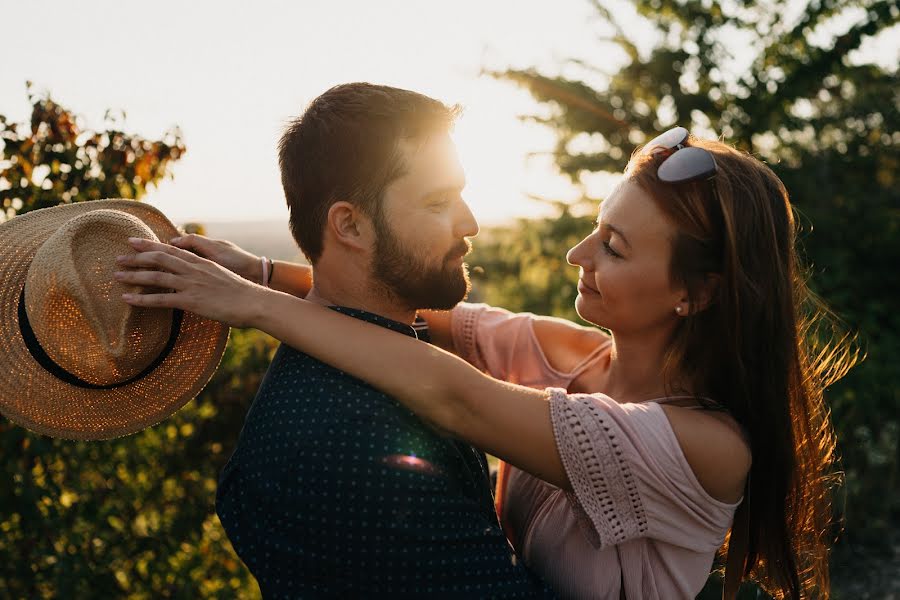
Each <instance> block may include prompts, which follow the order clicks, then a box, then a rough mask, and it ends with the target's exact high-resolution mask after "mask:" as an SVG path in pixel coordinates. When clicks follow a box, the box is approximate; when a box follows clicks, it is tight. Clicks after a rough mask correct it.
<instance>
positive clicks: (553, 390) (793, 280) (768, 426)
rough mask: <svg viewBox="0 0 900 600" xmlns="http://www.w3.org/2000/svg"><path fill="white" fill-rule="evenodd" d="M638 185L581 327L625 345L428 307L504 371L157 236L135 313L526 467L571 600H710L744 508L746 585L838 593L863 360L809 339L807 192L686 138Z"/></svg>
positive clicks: (658, 158)
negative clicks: (803, 241)
mask: <svg viewBox="0 0 900 600" xmlns="http://www.w3.org/2000/svg"><path fill="white" fill-rule="evenodd" d="M625 175H626V177H625V180H624V181H623V183H622V184H621V185H620V186H619V187H618V188H617V189H616V190H615V191H614V193H613V194H612V195H611V196H610V197H609V198H608V199H607V200H605V201H604V202H603V204H602V205H601V208H600V214H599V218H598V223H597V227H596V228H595V229H594V231H593V232H592V233H590V235H588V236H587V237H586V238H585V239H584V240H583V241H582V242H581V243H579V244H578V245H577V246H576V247H574V248H572V250H570V251H569V253H568V256H567V259H568V261H569V262H570V263H571V264H573V265H576V266H578V267H580V271H581V278H580V281H579V285H578V292H579V293H578V297H577V299H576V309H577V310H578V313H579V315H581V316H582V318H584V319H585V320H587V321H589V322H592V323H595V324H597V325H600V326H602V327H604V328H606V329H608V330H609V331H610V334H609V335H607V334H605V333H603V332H601V331H599V330H594V329H587V328H581V327H578V326H575V325H572V324H569V323H566V322H564V321H560V320H557V319H549V318H539V317H534V316H533V315H527V314H526V315H513V314H510V313H507V312H505V311H502V310H500V309H493V308H491V307H487V306H484V305H461V306H460V307H458V308H456V309H454V310H453V311H452V312H451V313H449V314H446V313H445V314H440V313H433V314H430V315H428V317H429V322H430V325H431V327H432V329H433V330H434V333H435V334H436V339H437V341H438V342H439V343H440V344H441V345H442V346H444V347H445V348H448V349H451V350H454V351H456V352H457V353H458V354H459V355H460V356H461V357H463V358H465V359H467V360H468V361H470V362H471V363H473V364H475V365H476V366H478V367H480V368H481V369H482V370H485V371H487V372H488V373H489V374H490V375H493V376H494V377H497V378H498V379H495V378H493V377H490V376H488V375H485V374H483V373H482V372H481V371H480V370H478V369H475V368H472V366H470V365H469V364H467V363H466V362H463V361H462V360H459V358H457V357H455V356H452V355H450V354H448V353H446V352H442V351H439V350H436V349H435V350H434V351H431V352H423V351H422V347H421V344H418V343H417V342H416V341H415V340H411V339H409V338H406V337H405V336H396V335H392V334H391V333H390V332H385V331H384V330H383V329H381V328H378V327H374V326H371V325H368V324H366V323H360V322H358V321H357V320H354V319H350V318H347V317H344V316H342V315H339V314H336V313H334V311H331V310H328V309H326V308H324V307H321V306H317V305H314V304H312V303H308V302H305V301H304V300H301V299H300V298H298V297H296V296H294V295H291V294H285V293H281V292H279V291H275V290H271V289H266V288H264V287H261V286H258V285H253V284H252V283H249V282H248V281H246V280H245V279H243V278H241V277H237V276H236V275H234V274H232V273H231V272H229V271H228V270H226V269H225V268H222V267H221V266H220V265H219V264H217V263H215V262H212V261H210V260H207V259H205V258H202V257H199V256H196V255H194V254H192V253H190V252H187V251H185V250H183V249H181V248H177V247H172V246H167V245H165V244H159V243H154V242H149V241H142V242H135V246H136V248H137V249H138V250H140V251H141V252H140V253H139V254H136V255H134V256H133V257H132V258H131V259H130V260H129V262H128V263H127V264H129V265H132V266H141V267H157V268H160V269H164V270H165V271H167V272H166V273H161V272H153V271H132V272H127V273H126V274H124V275H121V276H119V277H120V281H124V282H129V283H135V284H141V285H153V286H158V287H165V288H170V289H172V290H174V293H164V294H146V295H135V296H132V297H129V298H127V299H126V301H128V302H130V303H132V304H135V305H140V306H166V307H177V308H182V309H185V310H189V311H192V312H197V313H200V314H201V315H203V316H206V317H210V318H213V319H217V320H221V321H224V322H227V323H230V324H232V325H234V326H237V327H255V328H257V329H260V330H262V331H265V332H267V333H269V334H270V335H272V336H274V337H276V338H278V339H280V340H282V341H284V342H285V343H287V344H289V345H291V346H293V347H295V348H298V349H300V350H302V351H304V352H307V353H309V354H312V355H313V356H315V357H316V358H319V359H320V360H323V361H325V362H328V363H330V364H332V365H334V366H336V367H338V368H340V369H343V370H344V371H347V372H349V373H350V374H352V375H355V376H357V377H359V378H361V379H363V380H366V381H368V382H369V383H371V384H372V385H374V386H375V387H377V388H380V389H382V390H383V391H384V392H385V393H387V394H389V395H391V396H393V397H395V398H396V399H397V400H399V401H400V402H402V403H404V404H406V405H407V406H408V407H409V408H410V409H412V410H413V411H415V412H416V413H417V414H419V415H420V416H421V417H422V418H424V419H426V420H428V421H430V422H432V423H434V424H435V425H437V426H438V427H440V428H442V429H444V430H446V431H448V432H450V433H451V434H453V435H456V436H458V437H460V438H463V439H465V440H466V441H468V442H469V443H471V444H473V445H475V446H478V447H480V448H483V449H484V450H486V451H487V452H489V453H491V454H493V455H495V456H498V457H500V458H501V459H503V460H504V461H506V462H507V463H509V464H510V465H512V467H511V468H510V469H508V471H507V473H506V475H507V476H506V477H503V478H502V479H501V484H505V485H503V486H502V487H505V491H504V493H503V494H502V496H504V497H505V501H504V502H503V503H502V506H501V518H502V520H503V523H504V527H505V528H506V530H507V532H508V533H509V535H510V538H511V541H512V542H513V544H514V545H515V547H516V549H517V551H518V552H519V553H520V555H521V556H523V558H524V559H525V560H526V561H527V562H528V563H529V564H530V565H531V566H532V567H533V568H534V569H535V570H536V571H538V572H539V573H540V574H541V575H542V576H543V577H544V578H545V579H546V580H547V581H548V582H550V583H551V585H553V586H554V588H555V589H556V590H557V591H558V592H559V593H560V594H561V595H563V596H566V597H619V596H620V594H621V595H624V596H626V597H630V598H656V597H659V598H672V597H693V596H694V595H696V594H697V593H698V592H699V590H700V589H701V588H702V586H703V583H704V581H705V580H706V577H707V574H708V571H709V568H710V565H711V564H712V561H713V558H714V555H715V553H716V551H717V549H718V548H719V547H720V546H721V544H722V542H723V540H724V539H725V536H726V534H727V533H728V531H729V529H731V526H732V521H733V519H735V511H736V510H737V509H738V507H740V510H738V517H737V519H735V528H734V529H735V534H734V535H733V537H732V543H731V545H732V546H733V548H732V551H731V553H730V555H729V567H728V569H729V573H728V579H729V580H731V581H730V582H729V585H727V586H726V587H727V588H729V589H726V592H727V593H729V594H731V593H733V591H734V590H735V589H736V582H737V581H738V580H739V579H740V578H741V577H742V576H744V575H752V576H754V577H756V578H757V579H758V580H759V581H761V582H762V584H763V585H764V587H765V588H766V589H767V590H769V591H770V592H772V593H775V594H783V595H785V596H789V597H793V598H799V597H801V595H807V594H809V593H810V592H811V591H813V590H815V591H816V592H817V593H819V594H822V595H824V596H827V595H828V572H827V548H826V541H827V540H826V537H825V536H826V535H827V534H828V524H829V517H830V505H829V502H828V494H827V485H826V484H827V477H828V474H829V467H830V462H831V453H832V450H833V447H834V438H833V433H832V429H831V426H830V424H829V422H828V417H827V413H826V411H825V408H824V405H823V402H822V389H823V387H824V386H825V385H827V384H829V383H830V382H832V381H833V380H835V379H836V378H837V377H839V376H841V375H842V374H843V372H844V371H845V370H846V368H848V367H849V364H850V362H851V360H850V357H849V354H847V352H846V351H845V350H844V351H838V352H818V351H812V349H810V348H808V347H807V346H806V345H805V340H804V338H805V332H806V329H807V321H806V320H804V318H803V315H804V314H806V313H805V312H804V311H805V310H806V308H807V307H806V305H805V302H806V300H807V299H808V298H809V293H808V291H807V290H806V288H805V285H804V280H803V276H802V273H801V272H800V270H799V268H798V265H797V258H796V254H795V249H794V243H795V235H796V233H795V224H794V220H793V217H792V212H791V206H790V203H789V201H788V197H787V192H786V190H785V189H784V186H783V184H782V183H781V181H780V180H779V179H778V178H777V177H776V176H775V175H774V173H772V171H771V170H770V169H768V168H767V167H766V166H765V165H763V164H762V163H760V162H759V161H757V160H756V159H754V158H752V157H750V156H749V155H747V154H744V153H741V152H738V151H736V150H734V149H732V148H730V147H728V146H726V145H724V144H721V143H718V142H712V141H702V140H696V139H694V138H690V137H689V136H688V134H687V131H686V130H684V129H683V128H676V129H674V130H671V131H669V132H667V133H666V134H663V135H662V136H660V137H659V138H657V139H655V140H654V141H653V142H651V143H649V144H648V145H647V146H646V147H645V149H644V150H643V151H642V152H640V153H638V154H636V155H635V156H634V157H633V158H632V160H631V161H630V163H629V165H628V167H627V168H626V172H625ZM220 249H221V248H220ZM154 251H156V252H154ZM239 253H240V251H239V250H238V249H235V248H232V253H231V254H230V255H228V253H224V252H220V254H221V256H220V262H222V263H223V264H227V263H228V262H229V260H233V261H237V258H236V257H239ZM210 254H212V253H210ZM226 255H227V256H229V257H230V258H228V259H226V258H224V257H226ZM278 268H279V269H282V268H283V265H278ZM300 287H302V286H300ZM285 314H291V315H292V318H291V319H290V320H286V319H283V318H280V317H279V316H280V315H285ZM351 336H352V337H353V339H354V340H355V342H356V343H354V344H353V345H343V344H341V342H340V341H339V340H342V339H346V338H347V337H351ZM373 348H377V352H373V351H372V349H373ZM501 380H506V381H501ZM510 382H511V383H510ZM601 392H602V393H601ZM745 551H746V566H745V565H744V561H743V558H744V555H745Z"/></svg>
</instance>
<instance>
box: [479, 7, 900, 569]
mask: <svg viewBox="0 0 900 600" xmlns="http://www.w3.org/2000/svg"><path fill="white" fill-rule="evenodd" d="M592 4H593V6H594V7H595V9H596V11H597V13H598V15H599V16H600V17H601V19H600V20H601V22H602V23H603V25H601V26H600V27H603V28H605V29H606V30H605V31H603V32H602V34H601V35H602V39H603V41H604V42H606V43H608V44H610V45H611V47H612V48H614V49H618V50H619V51H620V52H621V54H622V55H623V56H624V64H623V66H622V67H621V68H620V69H618V70H617V71H615V72H606V71H604V70H603V68H602V66H601V65H599V64H591V63H588V62H585V61H572V62H571V63H570V64H569V65H567V71H566V72H567V73H571V72H573V71H574V72H576V73H578V74H579V76H575V77H573V76H569V77H562V76H559V75H557V74H552V73H541V72H539V71H537V70H534V69H525V70H506V71H501V72H494V73H492V74H493V75H494V76H495V77H498V78H500V79H502V80H505V81H509V82H512V83H514V84H516V85H519V86H521V87H523V88H525V89H527V90H528V91H529V92H530V93H531V94H532V95H533V97H534V98H536V99H537V100H538V101H540V102H541V103H542V104H543V105H544V108H546V109H549V110H547V111H544V115H543V116H527V117H525V118H528V119H530V120H534V121H537V122H541V123H544V124H545V125H547V126H548V127H550V128H552V129H553V130H554V132H555V133H556V136H557V144H556V148H555V150H554V157H555V160H556V164H557V165H558V167H559V169H560V171H561V172H563V173H565V174H567V175H569V176H570V177H571V179H572V181H573V182H575V183H576V184H579V183H581V182H583V176H584V175H585V174H589V173H595V172H620V171H621V170H622V169H623V167H624V166H625V163H626V162H627V159H628V157H629V156H630V155H631V153H632V151H633V149H634V148H635V147H636V146H637V145H639V144H641V143H643V142H646V141H648V140H649V139H650V138H652V137H653V136H655V135H656V134H658V133H659V132H661V131H664V130H665V129H668V128H669V127H672V126H674V125H675V124H679V125H683V126H685V127H688V128H689V129H691V130H692V131H694V132H695V133H698V134H700V135H704V136H710V137H712V136H717V135H719V134H721V136H722V137H723V138H724V139H725V140H726V141H728V142H730V143H732V144H734V145H735V146H737V147H738V148H741V149H744V150H747V151H750V152H752V153H754V154H755V155H756V156H758V157H760V158H761V159H762V160H764V161H766V162H767V163H768V164H769V165H770V166H771V167H772V168H773V169H774V170H775V171H776V173H777V174H778V175H779V176H780V177H781V178H782V179H783V180H784V182H785V184H786V186H787V188H788V190H789V191H790V192H791V197H792V201H793V203H794V204H795V206H796V207H797V208H798V209H799V213H800V218H801V222H802V223H803V225H804V233H803V236H802V243H803V250H804V253H805V258H806V260H807V262H808V264H810V265H811V271H812V279H811V285H812V287H813V289H814V290H815V291H816V292H817V293H818V294H819V295H820V296H822V297H823V298H824V299H825V300H826V301H827V302H828V303H829V304H830V305H831V306H832V307H833V308H834V309H835V311H836V312H837V313H838V314H839V315H841V316H842V317H843V318H844V319H845V320H846V322H847V324H848V327H849V328H850V329H852V330H858V331H859V333H860V339H861V341H862V343H863V344H864V347H865V349H866V350H867V353H868V357H867V359H866V360H865V361H864V362H863V363H862V365H861V366H859V367H857V368H856V369H854V370H853V371H851V374H850V375H849V376H848V377H846V378H845V379H843V380H842V381H841V382H839V383H838V384H837V385H835V386H833V388H832V389H830V390H828V392H827V400H828V402H829V404H830V406H831V408H832V411H833V413H832V414H833V420H834V423H835V425H836V428H837V432H838V437H839V450H840V453H841V455H842V457H843V460H842V463H843V465H842V466H843V469H844V470H845V474H846V476H845V487H844V490H843V492H842V494H843V495H844V497H845V499H844V501H843V502H841V501H840V500H839V502H838V504H839V506H838V509H839V511H840V512H841V516H842V517H843V520H844V527H845V531H844V533H843V536H842V548H843V550H844V551H845V552H843V553H842V554H840V553H839V555H840V556H842V557H846V556H847V553H848V552H849V549H851V548H854V547H855V546H857V545H859V544H881V545H882V548H886V547H887V546H889V544H891V543H892V540H891V537H890V536H888V535H885V534H886V533H889V534H891V535H893V537H894V538H896V537H897V533H896V532H897V530H898V521H900V497H898V496H897V494H896V493H894V490H895V489H896V487H897V482H898V479H900V477H898V475H900V460H898V459H900V443H898V442H900V368H898V366H897V361H896V359H895V357H896V356H897V355H898V352H900V314H898V311H897V298H898V297H900V279H898V278H897V277H896V264H898V262H900V243H898V241H900V240H898V235H900V234H898V230H900V209H898V207H900V197H898V191H897V189H898V186H897V182H896V172H897V168H898V166H900V134H898V131H900V110H898V109H900V94H898V89H900V86H898V85H897V71H896V67H894V70H893V71H886V70H884V69H883V68H880V67H878V66H877V65H874V64H864V63H861V62H859V60H858V59H856V60H854V56H855V55H854V51H856V50H857V49H859V48H860V46H861V45H862V44H863V42H864V41H865V40H866V39H867V38H869V37H871V36H874V35H876V34H877V33H878V32H880V31H883V30H886V29H887V28H890V27H892V26H894V25H895V24H896V23H897V22H898V19H900V8H898V5H897V3H896V0H841V1H838V0H810V1H809V2H807V3H806V5H805V10H804V11H803V12H802V13H801V14H800V16H799V17H797V19H796V20H794V21H790V20H784V19H783V17H784V8H783V6H782V3H780V2H776V1H774V0H740V1H738V0H733V1H720V0H705V1H703V2H695V1H685V0H636V1H635V2H634V5H635V6H636V8H637V10H638V12H639V13H640V15H642V16H643V18H644V19H645V20H646V21H647V22H648V23H650V24H652V26H653V27H654V29H655V30H656V31H657V32H658V33H659V41H658V43H657V45H656V46H655V47H654V48H653V49H652V51H651V52H650V54H649V55H648V56H646V57H642V56H641V54H640V52H639V50H638V45H637V43H636V41H635V40H634V39H632V38H631V37H630V36H629V32H628V31H626V30H625V29H624V28H623V27H622V26H620V25H619V24H618V22H617V20H616V14H615V11H614V10H613V8H612V7H611V6H610V3H609V2H604V1H601V0H595V1H593V2H592ZM841 30H843V32H842V33H841V32H840V31H841ZM835 31H837V32H838V33H834V32H835ZM829 32H832V33H829ZM735 39H737V40H740V43H741V44H742V46H744V47H748V48H751V49H752V51H753V52H754V53H755V58H753V60H752V62H751V63H750V65H749V67H748V68H747V69H746V70H741V71H739V72H735V71H734V70H733V69H731V68H730V67H729V66H728V65H729V63H731V62H732V61H733V60H734V57H733V56H732V55H731V50H730V49H732V48H734V45H733V44H732V43H731V42H730V41H731V40H735ZM823 40H824V41H823ZM604 58H605V59H606V58H607V57H604ZM895 64H896V63H895ZM588 81H589V82H590V83H588ZM561 216H562V218H561V220H560V221H559V222H558V223H554V222H552V220H543V221H538V222H521V223H520V224H519V226H518V227H515V228H507V229H505V230H504V231H502V232H501V233H500V234H493V232H486V233H488V235H487V236H486V237H487V238H488V242H489V243H488V244H486V245H482V246H480V247H479V248H477V249H476V252H475V253H473V256H472V263H473V264H475V265H482V264H483V269H484V276H483V277H478V278H477V279H476V281H477V282H478V284H479V287H478V290H477V291H478V292H479V293H480V294H482V295H483V296H484V297H485V299H486V300H488V301H490V302H497V303H499V304H503V305H509V306H513V307H516V308H518V307H520V306H523V307H524V306H527V308H528V310H534V311H536V312H545V313H552V314H559V315H560V316H571V312H570V311H569V310H568V309H567V308H565V307H566V305H567V303H566V302H562V303H561V302H560V299H559V294H560V291H561V290H560V288H559V287H558V286H559V285H560V284H559V282H558V272H557V271H556V270H554V268H553V267H550V266H548V265H550V264H552V265H557V267H556V268H557V269H558V268H559V267H558V265H559V264H560V261H561V260H562V257H563V256H564V254H565V251H566V249H567V248H568V247H570V245H571V243H572V234H570V233H569V227H570V225H569V224H570V223H571V221H570V219H571V216H570V214H569V212H567V211H563V212H562V215H561ZM589 222H590V221H589V220H588V219H584V220H583V221H582V225H581V227H582V230H581V231H582V233H581V235H585V234H587V233H588V231H589V230H590V224H589ZM559 228H564V229H565V233H564V234H563V235H559ZM548 234H549V235H552V236H556V235H559V237H556V238H553V237H547V236H548ZM576 237H577V236H576ZM494 240H502V242H495V241H494ZM536 240H538V241H539V243H538V241H536ZM492 244H493V245H492ZM497 249H501V252H496V250H497ZM535 251H537V252H538V253H539V255H540V258H539V260H535V257H534V256H533V253H534V252H535ZM526 256H527V257H528V259H527V260H525V259H523V257H526ZM547 261H550V262H549V263H548V262H547ZM531 265H534V266H533V267H532V266H531ZM573 281H574V279H573ZM566 285H567V286H568V287H566V288H565V289H566V290H568V294H569V295H570V300H569V302H568V304H571V298H572V297H574V286H573V285H571V284H566ZM541 298H544V300H543V301H542V300H541ZM561 306H562V307H563V308H560V307H561ZM892 532H893V533H892ZM894 543H895V542H894ZM858 576H859V572H857V573H856V574H855V577H858Z"/></svg>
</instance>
